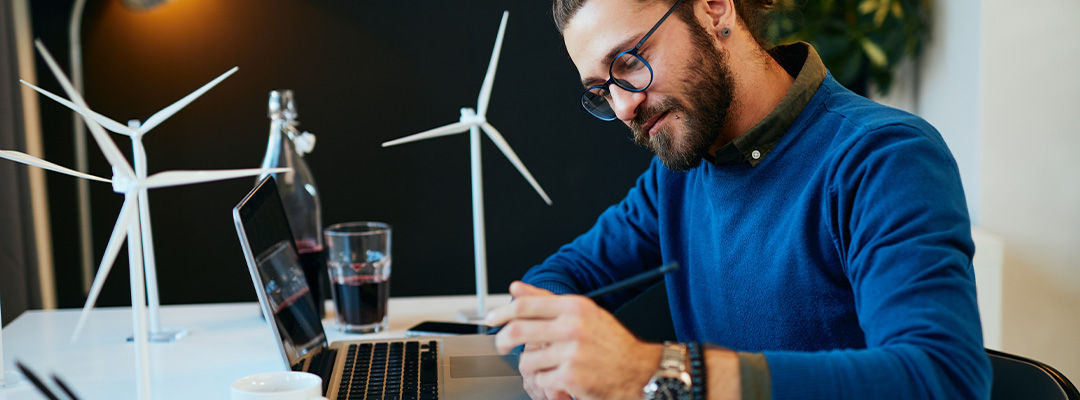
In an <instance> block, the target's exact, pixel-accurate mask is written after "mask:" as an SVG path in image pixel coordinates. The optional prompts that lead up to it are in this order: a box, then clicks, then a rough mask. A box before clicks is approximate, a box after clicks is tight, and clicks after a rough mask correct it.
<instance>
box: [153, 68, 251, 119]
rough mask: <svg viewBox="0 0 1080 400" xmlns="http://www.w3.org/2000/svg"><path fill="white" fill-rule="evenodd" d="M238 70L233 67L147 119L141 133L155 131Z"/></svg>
mask: <svg viewBox="0 0 1080 400" xmlns="http://www.w3.org/2000/svg"><path fill="white" fill-rule="evenodd" d="M238 69H240V68H239V67H232V69H230V70H228V71H225V73H224V74H221V75H219V76H218V77H217V78H214V80H212V81H210V82H209V83H207V84H205V85H203V86H202V87H200V88H199V89H198V90H196V91H194V92H191V94H189V95H187V96H184V98H182V99H180V100H177V101H176V102H175V103H172V104H170V105H169V106H168V107H165V108H163V109H161V111H158V112H156V113H154V115H151V116H150V118H147V119H146V122H143V124H142V126H140V127H139V131H140V132H142V133H144V134H145V133H146V132H149V131H150V130H151V129H154V127H156V126H158V124H161V123H162V122H164V121H165V120H166V119H169V117H171V116H173V114H176V112H177V111H180V110H181V109H182V108H184V107H187V105H188V104H191V102H192V101H195V99H197V98H199V96H202V95H203V93H206V92H207V91H208V90H210V89H212V88H213V87H214V86H217V84H218V83H221V81H223V80H225V78H228V77H229V76H230V75H232V74H233V73H235V72H236V70H238Z"/></svg>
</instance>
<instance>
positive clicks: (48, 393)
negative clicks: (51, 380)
mask: <svg viewBox="0 0 1080 400" xmlns="http://www.w3.org/2000/svg"><path fill="white" fill-rule="evenodd" d="M15 367H17V368H19V372H22V374H23V376H25V377H26V379H27V380H29V381H30V383H31V384H33V385H34V387H36V388H37V390H38V391H39V392H41V394H43V395H45V397H47V398H49V400H60V398H59V397H56V394H54V393H53V391H52V390H49V387H48V386H45V383H44V382H42V381H41V379H38V377H37V375H34V372H33V371H30V369H29V368H27V367H26V366H25V365H23V363H21V362H19V361H17V360H16V361H15Z"/></svg>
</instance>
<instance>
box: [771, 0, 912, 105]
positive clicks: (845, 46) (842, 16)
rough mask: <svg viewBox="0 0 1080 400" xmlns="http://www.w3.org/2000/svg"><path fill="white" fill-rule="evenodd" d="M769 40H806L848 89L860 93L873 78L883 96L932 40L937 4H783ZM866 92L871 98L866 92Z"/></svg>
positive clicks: (824, 0)
mask: <svg viewBox="0 0 1080 400" xmlns="http://www.w3.org/2000/svg"><path fill="white" fill-rule="evenodd" d="M776 4H777V5H776V7H775V8H774V11H773V12H772V18H771V19H770V22H769V26H767V27H766V33H767V35H768V37H767V39H768V40H769V41H771V42H773V43H790V42H794V41H806V42H809V43H810V44H812V45H813V46H814V47H815V48H816V49H817V50H818V53H819V54H820V55H821V59H822V61H823V62H825V66H826V67H827V68H829V70H830V71H831V72H832V73H833V76H834V77H836V79H837V80H838V81H840V83H841V84H843V85H844V86H847V87H849V88H852V89H853V90H856V91H860V88H865V87H866V86H867V83H869V81H870V80H872V81H873V82H874V84H875V85H876V86H877V87H878V89H879V91H880V92H881V93H882V94H885V93H887V92H888V90H889V89H890V88H891V85H892V80H893V79H892V75H893V69H894V68H895V67H896V65H897V64H899V63H900V62H901V61H903V60H904V59H905V58H907V57H916V56H918V54H919V51H920V50H921V49H922V47H923V43H924V42H925V41H926V40H928V38H929V19H930V12H931V6H932V2H931V0H778V1H777V2H776ZM860 93H862V94H866V93H864V91H863V92H860Z"/></svg>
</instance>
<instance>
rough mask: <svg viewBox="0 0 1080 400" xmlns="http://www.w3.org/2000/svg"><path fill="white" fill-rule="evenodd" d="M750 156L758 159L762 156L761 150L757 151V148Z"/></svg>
mask: <svg viewBox="0 0 1080 400" xmlns="http://www.w3.org/2000/svg"><path fill="white" fill-rule="evenodd" d="M750 157H753V158H754V159H755V160H757V159H759V158H761V152H760V151H757V150H754V152H753V153H750Z"/></svg>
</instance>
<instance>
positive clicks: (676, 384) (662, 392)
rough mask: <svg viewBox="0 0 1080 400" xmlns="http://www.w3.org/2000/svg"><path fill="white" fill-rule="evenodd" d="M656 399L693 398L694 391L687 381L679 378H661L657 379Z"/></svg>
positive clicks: (654, 396)
mask: <svg viewBox="0 0 1080 400" xmlns="http://www.w3.org/2000/svg"><path fill="white" fill-rule="evenodd" d="M652 398H653V399H656V400H691V399H693V393H691V392H690V388H689V387H688V386H686V383H685V382H683V381H682V380H679V379H678V378H660V379H657V380H656V392H655V394H654V395H653V397H652Z"/></svg>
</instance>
